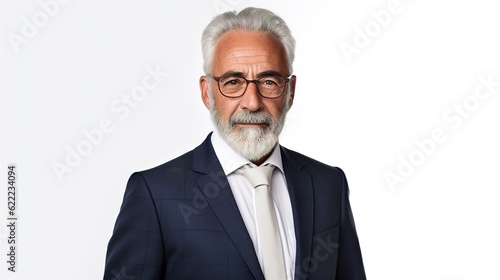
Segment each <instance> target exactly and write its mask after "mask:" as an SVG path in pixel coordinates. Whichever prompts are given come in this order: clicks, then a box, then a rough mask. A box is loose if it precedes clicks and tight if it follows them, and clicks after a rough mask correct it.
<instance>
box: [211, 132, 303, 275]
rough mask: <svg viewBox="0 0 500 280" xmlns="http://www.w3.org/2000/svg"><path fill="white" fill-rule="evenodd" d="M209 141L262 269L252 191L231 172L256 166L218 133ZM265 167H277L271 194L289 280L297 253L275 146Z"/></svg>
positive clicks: (288, 204)
mask: <svg viewBox="0 0 500 280" xmlns="http://www.w3.org/2000/svg"><path fill="white" fill-rule="evenodd" d="M211 140H212V146H213V147H214V150H215V154H216V155H217V158H218V159H219V162H220V163H221V165H222V169H223V170H224V173H225V174H226V176H227V180H228V182H229V186H230V187H231V191H232V193H233V196H234V199H235V200H236V204H237V205H238V209H239V210H240V214H241V217H242V218H243V222H244V223H245V226H246V228H247V230H248V234H249V235H250V238H251V239H252V242H253V245H254V248H255V252H256V254H257V258H258V259H259V263H260V266H261V268H263V261H262V250H261V248H260V240H259V236H258V233H257V224H256V220H255V203H254V201H255V200H254V188H253V186H252V185H251V184H250V182H249V181H248V180H247V179H246V178H245V177H244V176H243V175H240V174H236V173H235V172H234V171H236V170H237V169H238V168H240V167H242V166H243V165H245V164H250V165H251V166H256V165H255V164H253V163H251V162H250V161H248V160H247V159H245V158H244V157H243V156H241V155H240V154H238V153H237V152H236V151H235V150H233V149H232V148H231V147H230V146H229V145H228V144H227V143H226V142H225V141H224V139H222V137H221V136H220V135H219V133H218V132H217V130H215V131H214V132H213V134H212V137H211ZM265 164H272V165H274V166H276V168H275V169H274V171H273V175H272V177H271V192H272V197H273V201H274V207H275V211H276V215H277V220H278V226H279V230H280V236H281V242H282V247H283V255H284V258H285V269H286V275H287V280H292V279H293V278H294V274H295V254H296V250H297V248H296V243H295V228H294V225H293V213H292V205H291V202H290V195H289V194H288V189H287V186H286V180H285V173H284V171H283V164H282V161H281V151H280V148H279V145H278V144H277V145H276V147H274V150H273V152H272V154H271V156H269V158H268V159H267V160H266V161H265V162H264V163H263V164H262V165H265Z"/></svg>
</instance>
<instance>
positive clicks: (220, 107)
mask: <svg viewBox="0 0 500 280" xmlns="http://www.w3.org/2000/svg"><path fill="white" fill-rule="evenodd" d="M215 107H216V108H217V111H218V112H219V114H220V115H221V116H222V117H223V118H224V119H225V120H228V119H229V118H230V117H231V116H232V115H233V114H234V113H235V112H236V110H237V109H238V103H237V102H231V100H221V99H220V98H215Z"/></svg>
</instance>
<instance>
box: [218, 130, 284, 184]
mask: <svg viewBox="0 0 500 280" xmlns="http://www.w3.org/2000/svg"><path fill="white" fill-rule="evenodd" d="M211 141H212V146H213V147H214V150H215V154H216V155H217V158H218V159H219V162H220V164H221V165H222V169H223V170H224V174H225V175H226V176H227V175H229V174H231V173H232V172H234V171H235V170H237V169H238V168H240V167H242V166H243V165H245V164H250V165H251V166H256V165H255V164H254V163H252V162H250V161H249V160H248V159H246V158H244V157H243V156H242V155H240V154H238V153H237V152H236V151H235V150H233V148H231V147H230V146H229V145H228V144H227V143H226V141H224V139H222V137H221V136H220V134H219V132H218V131H217V130H214V132H213V133H212V137H211ZM265 164H272V165H274V166H276V168H278V169H279V170H280V171H281V172H282V173H283V174H284V172H283V163H282V161H281V149H280V148H279V143H277V144H276V146H274V148H273V151H272V153H271V155H270V156H269V158H268V159H267V160H266V161H265V162H264V163H262V165H265Z"/></svg>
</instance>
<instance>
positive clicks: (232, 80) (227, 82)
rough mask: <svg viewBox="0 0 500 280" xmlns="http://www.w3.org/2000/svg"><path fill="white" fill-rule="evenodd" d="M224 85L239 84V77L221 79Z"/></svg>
mask: <svg viewBox="0 0 500 280" xmlns="http://www.w3.org/2000/svg"><path fill="white" fill-rule="evenodd" d="M223 85H224V86H238V85H241V79H238V78H227V79H224V81H223Z"/></svg>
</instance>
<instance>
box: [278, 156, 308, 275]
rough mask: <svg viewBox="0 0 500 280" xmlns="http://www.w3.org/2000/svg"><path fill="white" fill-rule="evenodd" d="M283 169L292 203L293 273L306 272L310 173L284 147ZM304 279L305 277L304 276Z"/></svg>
mask: <svg viewBox="0 0 500 280" xmlns="http://www.w3.org/2000/svg"><path fill="white" fill-rule="evenodd" d="M281 157H282V161H283V169H284V171H285V178H286V183H287V186H288V192H289V194H290V201H291V204H292V211H293V221H294V226H295V238H296V240H297V241H296V242H297V254H296V260H295V275H296V276H304V275H307V274H308V269H309V263H308V262H307V260H310V257H311V247H312V236H313V219H314V209H313V206H314V205H313V203H314V201H313V200H314V197H313V187H312V179H311V175H310V174H309V173H307V172H305V171H303V170H302V169H303V167H304V165H305V163H304V162H303V161H301V160H300V159H299V158H297V157H294V155H293V154H292V153H291V152H290V151H288V150H287V149H285V148H283V147H282V148H281ZM304 279H305V278H304Z"/></svg>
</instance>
